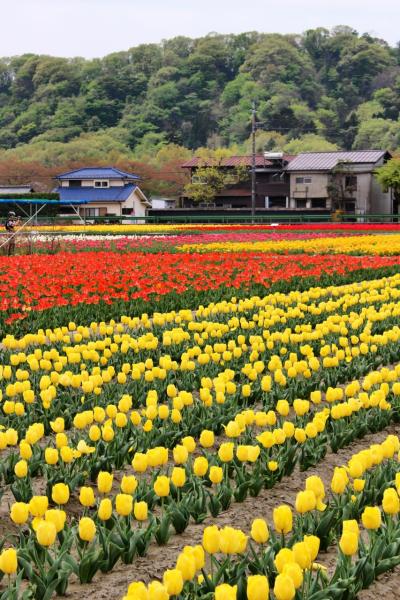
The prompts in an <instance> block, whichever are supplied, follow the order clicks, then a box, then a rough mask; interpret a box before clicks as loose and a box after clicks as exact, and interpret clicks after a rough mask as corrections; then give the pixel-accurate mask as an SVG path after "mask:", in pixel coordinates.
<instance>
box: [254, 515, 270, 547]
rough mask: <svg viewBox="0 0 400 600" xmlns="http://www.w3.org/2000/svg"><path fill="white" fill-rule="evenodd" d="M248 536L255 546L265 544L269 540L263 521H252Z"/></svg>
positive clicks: (265, 523)
mask: <svg viewBox="0 0 400 600" xmlns="http://www.w3.org/2000/svg"><path fill="white" fill-rule="evenodd" d="M250 535H251V537H252V538H253V540H254V541H255V542H257V544H265V542H267V541H268V538H269V531H268V525H267V522H266V521H265V520H264V519H254V521H253V523H252V524H251V533H250Z"/></svg>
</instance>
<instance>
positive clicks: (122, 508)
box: [115, 494, 133, 517]
mask: <svg viewBox="0 0 400 600" xmlns="http://www.w3.org/2000/svg"><path fill="white" fill-rule="evenodd" d="M132 508H133V498H132V496H131V495H129V494H117V495H116V497H115V510H116V511H117V513H118V514H119V515H121V516H122V517H127V516H128V515H130V514H131V512H132Z"/></svg>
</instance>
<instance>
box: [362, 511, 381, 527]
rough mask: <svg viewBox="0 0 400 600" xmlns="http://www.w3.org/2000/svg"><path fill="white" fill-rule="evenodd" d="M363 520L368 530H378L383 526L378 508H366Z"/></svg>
mask: <svg viewBox="0 0 400 600" xmlns="http://www.w3.org/2000/svg"><path fill="white" fill-rule="evenodd" d="M361 520H362V524H363V525H364V527H365V528H366V529H378V528H379V527H380V526H381V511H380V510H379V508H378V507H377V506H366V507H365V508H364V512H363V513H362V515H361Z"/></svg>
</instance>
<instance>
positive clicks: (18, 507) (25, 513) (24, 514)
mask: <svg viewBox="0 0 400 600" xmlns="http://www.w3.org/2000/svg"><path fill="white" fill-rule="evenodd" d="M10 517H11V520H12V521H13V522H14V523H16V525H23V523H26V522H27V520H28V517H29V505H28V504H26V503H25V502H14V504H13V505H12V506H11V511H10Z"/></svg>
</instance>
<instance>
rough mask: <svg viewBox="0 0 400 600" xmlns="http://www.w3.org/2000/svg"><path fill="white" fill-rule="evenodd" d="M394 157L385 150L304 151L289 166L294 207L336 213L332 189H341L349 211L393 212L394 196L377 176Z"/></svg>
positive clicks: (292, 206)
mask: <svg viewBox="0 0 400 600" xmlns="http://www.w3.org/2000/svg"><path fill="white" fill-rule="evenodd" d="M390 158H391V155H390V153H389V152H385V151H384V150H355V151H352V152H344V151H343V152H341V151H338V152H302V153H301V154H299V155H298V156H296V158H294V159H293V160H292V161H291V162H290V163H289V165H288V167H287V171H288V172H289V173H290V208H292V209H293V208H295V209H328V210H333V208H334V207H333V205H332V195H333V192H332V186H336V187H337V186H340V188H341V191H342V192H343V194H344V196H345V205H346V206H345V210H346V212H350V213H355V214H359V215H363V214H368V213H372V214H374V213H375V214H376V213H392V212H393V199H392V193H391V191H390V190H389V191H388V192H384V191H383V190H382V188H381V186H380V185H379V183H378V182H377V180H376V178H375V177H374V171H375V169H376V168H377V167H380V166H381V165H383V164H384V163H385V162H386V161H387V160H388V159H390Z"/></svg>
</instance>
